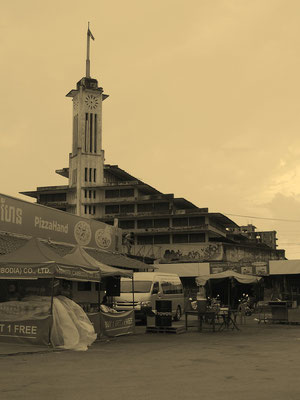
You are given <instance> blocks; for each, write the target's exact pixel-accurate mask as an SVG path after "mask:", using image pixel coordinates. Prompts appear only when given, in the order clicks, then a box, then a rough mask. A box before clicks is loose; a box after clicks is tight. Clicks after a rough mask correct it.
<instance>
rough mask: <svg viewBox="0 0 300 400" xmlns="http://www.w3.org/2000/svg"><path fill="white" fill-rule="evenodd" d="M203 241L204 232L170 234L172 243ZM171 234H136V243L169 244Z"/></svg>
mask: <svg viewBox="0 0 300 400" xmlns="http://www.w3.org/2000/svg"><path fill="white" fill-rule="evenodd" d="M200 242H205V233H189V234H174V235H172V243H200ZM170 243H171V235H153V236H152V235H147V236H146V235H144V236H143V235H138V236H137V244H142V245H146V244H147V245H153V244H170Z"/></svg>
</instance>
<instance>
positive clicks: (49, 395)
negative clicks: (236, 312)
mask: <svg viewBox="0 0 300 400" xmlns="http://www.w3.org/2000/svg"><path fill="white" fill-rule="evenodd" d="M251 322H252V323H250V320H248V322H247V324H246V325H245V326H243V327H242V330H241V331H231V330H230V331H222V332H215V333H213V332H210V331H205V332H203V333H198V332H197V331H196V330H195V329H193V328H192V329H191V330H189V331H188V332H187V333H183V334H180V335H175V334H145V333H144V332H145V327H143V326H139V327H137V332H136V335H133V336H123V337H119V338H117V339H114V340H111V341H103V342H96V343H95V344H94V345H93V346H92V347H91V348H90V349H89V350H88V351H87V352H73V351H60V352H55V351H51V352H49V351H46V352H42V353H41V352H36V353H34V354H30V353H27V354H26V352H21V353H20V354H17V355H16V354H15V355H7V354H6V355H5V354H3V352H2V356H1V355H0V399H1V400H10V399H18V400H20V399H25V400H27V399H31V400H32V399H34V400H35V399H41V400H48V399H51V400H60V399H67V400H69V399H72V400H77V399H80V400H85V399H87V400H94V399H97V400H98V399H107V400H115V399H118V400H122V399H126V400H127V399H128V400H135V399H139V400H140V399H145V400H147V399H151V400H153V399H159V400H163V399H165V400H169V399H189V400H192V399H197V400H199V399H209V400H215V399H216V400H217V399H218V400H219V399H222V400H227V399H238V400H239V399H242V400H247V399H256V400H261V399H272V400H283V399H285V400H294V399H295V400H296V399H297V400H299V399H300V379H299V378H300V372H299V371H300V357H299V355H300V351H299V347H300V326H290V325H258V324H257V323H254V321H253V318H251ZM1 348H3V346H2V345H1V347H0V354H1ZM19 349H21V348H19ZM28 350H30V348H29V349H28ZM28 350H27V351H28ZM41 350H43V349H41ZM38 351H40V350H38ZM11 353H12V352H11Z"/></svg>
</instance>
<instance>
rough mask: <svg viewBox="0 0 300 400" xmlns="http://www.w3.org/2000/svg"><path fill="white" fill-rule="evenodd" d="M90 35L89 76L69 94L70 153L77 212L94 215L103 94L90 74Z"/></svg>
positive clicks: (100, 173) (72, 193)
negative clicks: (70, 101)
mask: <svg viewBox="0 0 300 400" xmlns="http://www.w3.org/2000/svg"><path fill="white" fill-rule="evenodd" d="M90 38H92V39H93V40H94V37H93V35H92V33H91V31H90V29H89V28H88V31H87V59H86V76H85V77H83V78H82V79H80V81H79V82H77V87H76V89H73V90H71V91H70V92H69V93H68V94H67V95H66V96H67V97H72V99H73V140H72V153H71V154H70V155H69V187H70V189H73V190H71V191H70V193H69V196H70V197H71V198H70V199H69V200H70V203H71V204H74V205H75V214H77V215H82V216H83V215H84V216H90V217H94V216H95V214H96V207H95V205H94V204H93V203H96V200H97V199H96V187H97V186H100V185H102V184H103V169H104V150H103V149H102V102H103V100H105V99H106V98H107V97H108V95H106V94H104V93H103V89H102V87H99V86H98V81H97V80H96V79H93V78H91V77H90V59H89V52H90Z"/></svg>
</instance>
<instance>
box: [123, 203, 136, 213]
mask: <svg viewBox="0 0 300 400" xmlns="http://www.w3.org/2000/svg"><path fill="white" fill-rule="evenodd" d="M120 213H122V214H126V213H134V204H121V206H120Z"/></svg>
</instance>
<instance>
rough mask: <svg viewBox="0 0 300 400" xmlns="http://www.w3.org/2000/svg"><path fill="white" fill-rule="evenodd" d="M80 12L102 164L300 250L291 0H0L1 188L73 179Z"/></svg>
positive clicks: (298, 88)
mask: <svg viewBox="0 0 300 400" xmlns="http://www.w3.org/2000/svg"><path fill="white" fill-rule="evenodd" d="M88 21H90V28H91V31H92V33H93V35H94V37H95V41H92V43H91V76H92V77H93V78H96V79H97V80H98V82H99V84H100V86H102V87H103V88H104V92H105V93H107V94H109V96H110V97H109V98H108V99H107V100H105V102H104V104H103V148H104V150H105V162H106V163H108V164H117V165H119V167H120V168H122V169H124V170H126V171H127V172H129V173H130V174H132V175H133V176H136V177H137V178H138V179H140V180H142V181H144V182H146V183H148V184H150V185H151V186H153V187H155V188H156V189H158V190H159V191H161V192H163V193H174V195H175V196H176V197H184V198H186V199H188V200H189V201H191V202H192V203H194V204H195V205H197V206H198V207H201V208H202V207H208V208H209V211H210V212H221V213H223V214H225V215H228V216H229V217H230V218H231V219H233V220H234V221H235V222H236V223H238V224H239V225H247V224H254V225H255V226H256V227H257V230H276V231H277V236H278V248H283V249H285V250H286V256H287V257H288V258H289V259H300V135H299V131H300V120H299V93H300V74H299V70H300V2H299V0H288V1H286V0H251V1H249V0H151V1H148V0H126V1H124V0H112V1H104V0H90V1H89V0H86V1H85V2H83V1H77V0H51V1H47V2H42V1H40V0H38V1H35V0H26V1H23V0H10V1H9V2H5V4H2V6H1V15H0V27H1V35H0V60H1V61H0V74H1V107H0V120H1V135H0V168H1V174H0V189H1V190H0V192H1V193H3V194H6V195H11V196H14V197H18V198H22V199H26V200H29V201H30V198H28V197H25V196H22V195H20V194H19V192H20V191H26V190H34V189H35V188H36V187H37V186H50V185H64V184H67V180H66V179H65V178H63V177H61V176H59V175H57V174H55V170H56V169H60V168H63V167H68V154H69V153H70V151H71V146H72V143H71V141H72V101H71V99H70V98H66V97H65V95H66V94H67V93H68V92H69V91H70V90H71V89H73V88H75V85H76V82H77V81H78V80H80V79H81V78H82V77H83V76H84V75H85V57H86V31H87V23H88Z"/></svg>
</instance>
